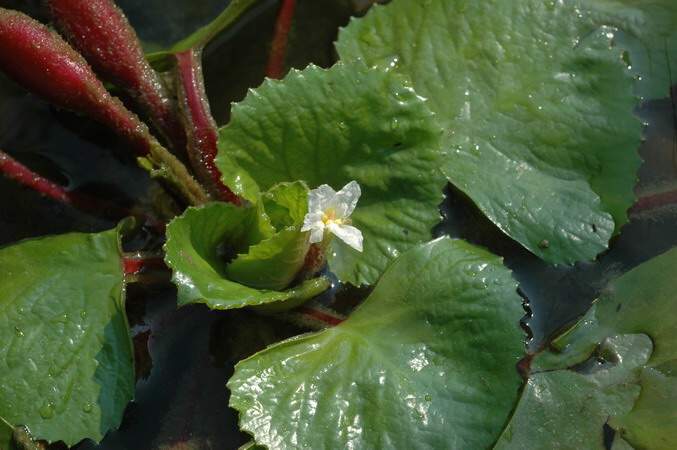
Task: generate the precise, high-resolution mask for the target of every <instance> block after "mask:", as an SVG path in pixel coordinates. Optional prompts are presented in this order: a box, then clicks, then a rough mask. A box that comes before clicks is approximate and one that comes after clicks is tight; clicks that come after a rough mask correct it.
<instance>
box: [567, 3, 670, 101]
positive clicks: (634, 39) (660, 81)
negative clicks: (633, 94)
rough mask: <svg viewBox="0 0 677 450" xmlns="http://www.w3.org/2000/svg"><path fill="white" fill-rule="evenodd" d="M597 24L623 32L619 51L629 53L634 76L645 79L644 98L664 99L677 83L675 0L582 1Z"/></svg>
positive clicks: (620, 34)
mask: <svg viewBox="0 0 677 450" xmlns="http://www.w3.org/2000/svg"><path fill="white" fill-rule="evenodd" d="M579 3H580V4H581V7H583V8H584V9H586V10H588V11H589V12H590V14H591V17H592V23H593V24H607V25H609V26H613V27H615V28H618V29H619V30H620V31H621V32H620V33H618V35H617V37H616V42H617V45H618V46H619V47H622V48H625V49H627V50H628V52H629V56H630V61H629V63H630V64H631V66H632V72H633V73H634V74H635V75H636V76H638V77H641V81H640V82H639V83H638V86H639V92H638V93H639V94H640V95H641V96H642V97H645V98H648V99H652V98H664V97H668V96H669V95H670V86H671V85H672V84H674V83H675V82H677V79H676V78H675V75H673V74H677V2H675V1H674V0H579Z"/></svg>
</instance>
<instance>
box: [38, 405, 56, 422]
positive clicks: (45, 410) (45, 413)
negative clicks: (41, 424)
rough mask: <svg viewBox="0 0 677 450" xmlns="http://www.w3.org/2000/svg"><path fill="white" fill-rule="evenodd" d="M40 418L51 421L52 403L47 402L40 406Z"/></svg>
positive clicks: (52, 414)
mask: <svg viewBox="0 0 677 450" xmlns="http://www.w3.org/2000/svg"><path fill="white" fill-rule="evenodd" d="M39 413H40V417H42V418H43V419H51V418H52V417H54V403H52V402H48V403H45V404H44V405H42V408H40V411H39Z"/></svg>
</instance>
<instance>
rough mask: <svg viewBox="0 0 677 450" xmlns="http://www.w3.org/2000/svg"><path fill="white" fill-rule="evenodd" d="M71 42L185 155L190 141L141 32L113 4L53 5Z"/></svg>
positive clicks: (72, 1)
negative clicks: (148, 55)
mask: <svg viewBox="0 0 677 450" xmlns="http://www.w3.org/2000/svg"><path fill="white" fill-rule="evenodd" d="M47 5H48V6H49V9H50V12H51V14H52V17H53V18H54V21H55V24H56V26H57V27H58V29H59V30H60V31H61V32H62V33H63V34H64V35H65V36H66V39H68V40H69V41H70V43H71V44H72V45H73V46H74V47H75V48H76V49H77V50H78V51H79V52H80V53H82V55H83V56H84V57H85V59H87V61H88V62H89V63H90V64H91V65H92V67H93V68H94V70H95V71H96V72H97V73H98V74H99V75H100V76H101V77H102V78H103V79H105V80H107V81H110V82H111V83H113V84H116V85H117V86H119V87H121V88H123V89H125V90H126V91H127V93H128V94H129V95H130V96H131V97H132V98H133V99H134V100H135V101H136V102H137V103H138V105H139V106H140V107H141V108H143V109H144V112H145V113H146V114H147V115H148V117H149V118H150V119H151V121H152V122H153V124H154V125H155V127H156V128H157V129H158V131H160V132H161V133H162V134H163V135H164V136H165V137H166V139H167V140H168V141H169V142H170V143H171V144H172V145H173V146H174V147H176V148H177V150H180V151H183V147H184V146H185V135H184V133H183V129H182V127H181V123H180V121H179V119H178V117H177V115H176V110H175V108H174V104H173V102H172V101H171V100H170V96H169V94H168V92H167V89H166V88H165V86H164V84H163V83H162V80H161V79H160V76H159V75H158V74H157V72H155V71H154V70H153V68H152V67H151V66H150V64H148V61H146V58H145V55H144V52H143V49H142V48H141V43H140V42H139V39H138V37H137V35H136V32H135V31H134V29H133V28H132V27H131V25H130V24H129V21H128V20H127V18H126V17H125V15H124V13H123V12H122V10H120V8H118V6H117V5H116V4H115V3H114V2H113V1H112V0H48V1H47Z"/></svg>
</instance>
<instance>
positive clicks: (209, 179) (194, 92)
mask: <svg viewBox="0 0 677 450" xmlns="http://www.w3.org/2000/svg"><path fill="white" fill-rule="evenodd" d="M175 58H176V74H177V83H178V93H179V104H180V106H181V109H182V111H183V114H182V117H183V120H184V126H185V130H186V136H187V140H188V147H187V148H188V158H189V160H190V163H191V165H192V167H193V170H194V171H195V173H196V175H197V177H198V179H199V180H200V181H201V182H202V183H203V184H204V185H205V186H207V188H208V190H209V191H210V192H211V193H212V195H213V197H214V198H217V199H219V200H223V201H226V202H229V203H233V204H236V205H240V204H241V200H240V198H239V197H238V196H237V195H235V194H234V193H233V191H231V190H230V189H229V188H228V187H227V186H226V185H224V184H223V182H222V181H221V172H220V171H219V169H218V168H217V167H216V164H215V162H214V160H215V158H216V154H217V151H218V140H219V135H218V129H217V126H216V122H215V121H214V118H213V117H212V114H211V110H210V107H209V102H208V100H207V93H206V91H205V85H204V77H203V75H202V51H201V50H200V49H190V50H187V51H185V52H181V53H177V54H176V55H175Z"/></svg>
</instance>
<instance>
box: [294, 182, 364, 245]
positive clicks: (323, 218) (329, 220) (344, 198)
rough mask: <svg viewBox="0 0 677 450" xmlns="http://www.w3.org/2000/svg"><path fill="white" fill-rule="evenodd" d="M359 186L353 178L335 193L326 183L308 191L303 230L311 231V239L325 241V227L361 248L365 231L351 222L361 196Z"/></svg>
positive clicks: (314, 241)
mask: <svg viewBox="0 0 677 450" xmlns="http://www.w3.org/2000/svg"><path fill="white" fill-rule="evenodd" d="M361 194H362V192H361V191H360V185H359V184H357V181H351V182H350V183H348V184H346V185H345V186H343V189H341V190H340V191H338V192H336V191H335V190H333V189H332V188H331V186H328V185H326V184H323V185H322V186H320V187H318V188H317V189H313V190H311V191H310V192H309V193H308V214H306V217H305V218H304V220H303V228H301V231H310V242H311V243H317V242H322V240H323V239H324V233H325V230H328V231H329V232H330V233H332V234H334V235H335V236H336V237H338V238H339V239H341V240H342V241H343V242H345V243H346V244H348V245H349V246H351V247H352V248H354V249H355V250H357V251H358V252H361V251H362V232H361V231H360V230H358V229H357V228H355V227H353V226H351V225H350V219H349V217H350V215H351V214H352V213H353V211H354V210H355V206H356V205H357V201H358V200H359V199H360V195H361Z"/></svg>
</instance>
